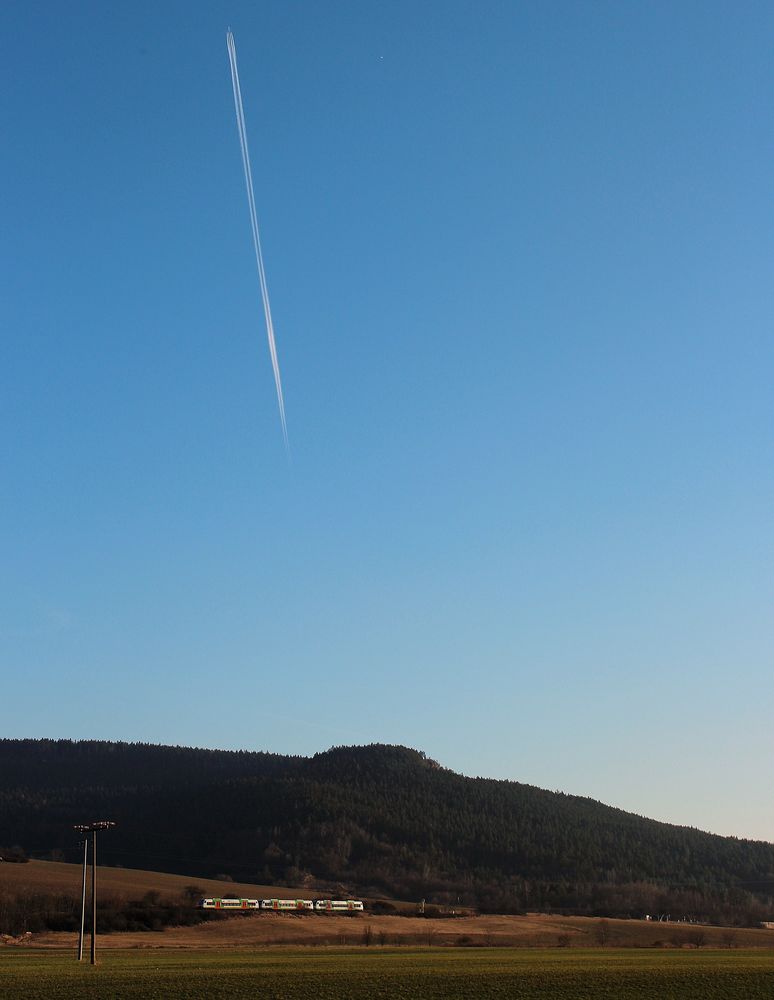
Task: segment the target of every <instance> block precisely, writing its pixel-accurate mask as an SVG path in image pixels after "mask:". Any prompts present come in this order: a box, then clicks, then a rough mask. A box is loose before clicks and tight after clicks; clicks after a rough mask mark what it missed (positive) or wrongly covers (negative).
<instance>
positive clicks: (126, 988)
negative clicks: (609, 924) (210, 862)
mask: <svg viewBox="0 0 774 1000" xmlns="http://www.w3.org/2000/svg"><path fill="white" fill-rule="evenodd" d="M0 995H1V996H3V997H5V996H9V997H10V996H17V997H25V1000H43V998H46V1000H52V998H53V1000H59V998H62V1000H65V998H67V1000H72V998H79V997H100V998H110V1000H130V998H131V1000H134V998H149V1000H150V998H154V1000H168V998H170V997H175V998H180V1000H198V998H200V997H207V998H212V1000H220V998H224V1000H225V998H232V1000H233V998H248V997H249V998H251V1000H252V998H254V997H255V996H261V997H262V998H271V1000H307V998H309V1000H312V998H314V1000H341V998H342V997H347V998H369V1000H372V998H386V997H390V998H392V1000H395V998H399V1000H442V998H443V1000H448V998H455V1000H457V998H459V1000H462V998H465V1000H467V998H473V997H475V998H476V1000H481V998H489V997H491V998H498V1000H499V998H506V997H507V998H514V1000H533V998H534V1000H538V998H540V1000H551V998H557V1000H561V998H567V1000H592V998H593V1000H634V998H637V1000H640V998H645V1000H651V998H652V1000H656V998H658V1000H694V998H695V1000H708V998H710V1000H712V998H717V1000H721V998H722V1000H757V998H761V1000H763V998H770V997H771V996H772V995H774V955H773V954H772V953H770V952H753V951H690V952H689V951H677V950H675V951H661V950H659V951H641V950H636V951H634V950H612V949H610V950H608V949H596V950H581V949H577V950H576V949H553V950H552V949H534V950H533V949H505V948H482V949H471V948H444V949H437V950H433V949H408V948H398V949H381V948H378V949H376V948H375V949H371V950H365V949H363V948H358V949H357V950H355V949H298V950H292V951H291V950H287V949H285V950H274V951H262V952H259V953H256V952H252V953H248V952H239V951H235V952H230V953H222V952H221V953H213V952H203V951H196V952H169V951H156V950H142V951H139V950H138V951H133V952H126V951H124V952H120V953H119V952H104V953H103V954H102V956H101V961H100V965H99V966H98V967H97V968H91V967H90V966H89V965H88V964H86V963H84V964H82V965H78V964H77V963H76V962H75V961H74V957H73V955H72V954H62V953H51V952H48V953H46V952H39V951H38V952H36V951H33V950H26V949H16V948H14V949H10V948H9V949H7V950H3V951H2V952H0Z"/></svg>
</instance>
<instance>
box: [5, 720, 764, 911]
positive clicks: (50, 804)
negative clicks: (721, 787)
mask: <svg viewBox="0 0 774 1000" xmlns="http://www.w3.org/2000/svg"><path fill="white" fill-rule="evenodd" d="M93 819H112V820H115V821H116V823H117V824H118V825H117V827H116V829H115V830H114V831H111V832H110V833H109V834H106V835H104V836H103V838H102V840H101V845H100V855H101V860H102V861H103V862H104V863H106V864H122V865H125V866H126V867H137V868H156V869H163V870H167V871H177V872H181V873H186V874H191V875H197V874H198V875H200V876H202V877H204V876H210V875H216V874H221V873H225V874H227V875H231V876H232V877H234V878H235V879H240V880H244V881H247V880H252V881H257V882H267V881H268V882H272V881H274V882H277V883H278V884H281V883H283V882H284V883H285V884H301V883H302V882H306V883H307V884H310V885H312V884H315V883H316V884H319V885H324V884H326V883H327V884H330V885H334V884H336V883H343V884H344V885H346V886H349V887H351V888H352V889H353V890H356V891H358V892H369V891H370V892H372V893H373V892H378V893H393V894H395V895H397V896H402V897H404V898H417V897H422V896H424V897H427V898H428V899H436V900H437V901H439V902H444V901H449V900H456V899H457V898H459V899H461V900H462V901H463V902H469V903H471V904H473V905H479V906H485V907H488V908H499V909H518V908H532V907H534V906H537V905H547V904H548V903H550V904H551V905H554V906H566V907H568V908H575V909H579V908H580V909H582V908H584V907H585V908H587V909H588V908H593V906H594V901H595V900H597V901H599V900H600V899H605V900H607V904H606V905H608V906H609V903H610V900H611V899H613V898H615V899H616V900H617V901H618V902H617V903H616V906H617V907H618V909H619V910H621V911H624V910H625V911H627V912H628V911H631V910H636V909H637V908H638V906H640V905H642V906H645V905H649V906H651V907H652V906H654V905H658V903H659V901H658V899H656V898H655V896H654V894H656V893H658V892H661V893H662V896H663V894H664V893H665V892H667V893H671V894H672V895H671V897H670V898H672V899H674V897H675V893H682V894H685V893H689V892H691V893H693V894H694V895H696V893H699V894H700V895H703V898H707V899H708V898H709V897H712V898H713V899H714V900H716V901H721V902H722V901H725V902H728V901H733V900H734V899H736V900H737V901H741V900H743V899H746V900H749V896H748V893H749V892H754V893H756V894H757V896H758V898H759V899H761V898H764V897H768V895H769V893H770V892H771V891H772V889H774V845H772V844H768V843H760V842H753V841H742V840H737V839H734V838H728V837H718V836H713V835H711V834H707V833H702V832H700V831H698V830H693V829H688V828H683V827H675V826H670V825H668V824H665V823H658V822H655V821H654V820H648V819H643V818H642V817H640V816H635V815H633V814H631V813H626V812H623V811H621V810H618V809H613V808H611V807H609V806H605V805H602V804H601V803H599V802H595V801H592V800H591V799H586V798H580V797H577V796H573V795H564V794H560V793H556V792H548V791H544V790H542V789H539V788H534V787H532V786H529V785H522V784H519V783H517V782H506V781H494V780H489V779H483V778H466V777H463V776H461V775H458V774H455V773H453V772H452V771H449V770H447V769H445V768H443V767H441V766H440V765H439V764H437V763H436V762H435V761H432V760H430V759H428V758H427V757H425V755H424V754H422V753H419V752H417V751H415V750H410V749H407V748H405V747H395V746H381V745H373V746H366V747H339V748H335V749H332V750H329V751H327V752H326V753H320V754H316V755H315V756H314V757H311V758H304V757H282V756H278V755H274V754H265V753H248V752H227V751H216V750H199V749H189V748H184V747H161V746H150V745H146V744H126V743H100V742H77V743H73V742H70V741H53V740H2V741H0V844H4V845H8V846H11V845H17V844H18V845H19V846H21V847H22V848H24V849H25V850H26V851H27V852H29V853H30V854H34V855H36V856H40V857H46V856H49V857H50V856H54V857H61V856H62V854H60V853H58V852H64V856H65V858H66V859H68V860H74V859H75V854H74V848H75V845H76V843H77V835H76V834H74V833H73V831H72V825H73V824H74V823H79V822H86V821H89V820H93ZM52 852H53V854H52ZM646 883H647V886H646V885H645V884H646ZM638 885H639V889H637V888H636V887H637V886H638ZM662 902H663V903H664V905H668V902H669V900H668V899H667V897H664V898H663V900H662ZM767 905H768V904H767Z"/></svg>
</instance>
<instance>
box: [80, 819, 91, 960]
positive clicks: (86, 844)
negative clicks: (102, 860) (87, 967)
mask: <svg viewBox="0 0 774 1000" xmlns="http://www.w3.org/2000/svg"><path fill="white" fill-rule="evenodd" d="M88 853H89V838H88V837H87V836H86V835H85V834H84V837H83V879H82V880H81V929H80V931H79V933H78V961H79V962H80V961H81V960H82V959H83V926H84V924H85V922H86V856H87V854H88Z"/></svg>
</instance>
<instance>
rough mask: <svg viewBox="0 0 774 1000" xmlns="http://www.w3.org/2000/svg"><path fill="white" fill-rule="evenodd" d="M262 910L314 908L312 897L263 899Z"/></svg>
mask: <svg viewBox="0 0 774 1000" xmlns="http://www.w3.org/2000/svg"><path fill="white" fill-rule="evenodd" d="M261 909H262V910H295V911H298V910H314V903H313V902H312V900H311V899H262V900H261Z"/></svg>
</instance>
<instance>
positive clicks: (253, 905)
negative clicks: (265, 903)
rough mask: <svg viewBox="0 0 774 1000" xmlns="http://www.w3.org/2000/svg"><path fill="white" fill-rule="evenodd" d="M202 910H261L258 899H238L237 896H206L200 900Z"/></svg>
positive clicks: (199, 904) (199, 905)
mask: <svg viewBox="0 0 774 1000" xmlns="http://www.w3.org/2000/svg"><path fill="white" fill-rule="evenodd" d="M197 905H198V907H199V909H200V910H260V908H261V903H260V900H258V899H238V898H237V897H236V896H205V897H204V899H200V900H199V902H198V904H197Z"/></svg>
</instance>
